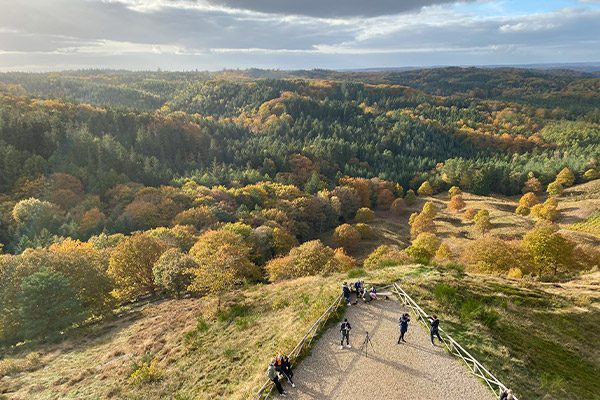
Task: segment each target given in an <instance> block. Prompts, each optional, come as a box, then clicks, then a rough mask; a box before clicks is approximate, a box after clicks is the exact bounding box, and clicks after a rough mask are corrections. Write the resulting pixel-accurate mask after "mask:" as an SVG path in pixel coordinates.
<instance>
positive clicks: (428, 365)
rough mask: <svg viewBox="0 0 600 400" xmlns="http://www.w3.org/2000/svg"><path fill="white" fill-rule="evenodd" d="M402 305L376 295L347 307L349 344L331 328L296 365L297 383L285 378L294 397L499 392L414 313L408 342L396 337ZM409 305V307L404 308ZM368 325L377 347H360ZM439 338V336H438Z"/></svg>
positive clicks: (487, 395)
mask: <svg viewBox="0 0 600 400" xmlns="http://www.w3.org/2000/svg"><path fill="white" fill-rule="evenodd" d="M403 311H404V308H403V306H401V304H400V303H399V302H398V301H396V300H392V299H391V298H390V300H378V301H377V302H371V303H369V304H362V303H359V304H358V305H352V306H349V307H347V310H346V315H345V317H346V318H348V320H349V321H350V323H351V324H352V331H351V334H350V344H351V345H352V348H351V349H347V348H344V349H343V350H340V348H339V345H340V342H339V340H340V337H339V336H340V335H339V327H338V326H334V327H332V328H330V329H329V330H328V331H327V332H325V334H324V335H323V337H321V339H320V340H319V342H318V343H317V344H316V345H315V347H314V349H313V351H312V354H311V355H310V356H309V357H307V358H306V359H304V360H303V361H302V362H301V363H300V364H299V365H298V366H297V368H296V370H295V376H294V378H295V379H294V381H295V383H296V388H295V389H293V388H291V387H290V386H289V385H287V384H284V388H285V390H286V391H287V394H288V396H287V398H292V399H343V400H345V399H349V400H354V399H367V398H368V399H407V400H408V399H423V400H428V399H431V400H434V399H435V400H438V399H473V400H493V399H494V398H495V396H494V395H493V394H492V393H491V392H490V390H489V389H488V388H487V387H486V386H484V384H483V383H482V382H480V381H479V380H478V379H477V378H475V377H474V376H473V375H471V374H470V372H469V371H468V369H467V367H466V366H465V365H461V364H460V362H459V360H457V359H455V358H454V357H452V356H450V355H449V354H447V353H446V352H445V351H444V349H443V348H442V347H441V345H440V346H436V347H434V346H432V345H431V342H430V341H429V332H428V331H427V330H426V329H425V328H424V327H423V326H422V325H420V324H418V323H417V322H416V318H415V317H414V315H411V320H412V321H411V324H410V326H409V330H408V333H407V335H406V336H405V338H406V340H407V343H404V344H396V342H397V340H398V334H399V329H398V317H399V316H400V313H401V312H403ZM406 311H408V310H406ZM367 330H368V331H369V335H370V336H371V341H372V344H373V347H374V350H375V352H372V349H371V348H370V347H369V349H368V350H369V354H368V357H365V355H364V351H363V352H361V351H360V347H361V344H362V342H363V340H364V337H365V332H366V331H367ZM436 343H437V341H436Z"/></svg>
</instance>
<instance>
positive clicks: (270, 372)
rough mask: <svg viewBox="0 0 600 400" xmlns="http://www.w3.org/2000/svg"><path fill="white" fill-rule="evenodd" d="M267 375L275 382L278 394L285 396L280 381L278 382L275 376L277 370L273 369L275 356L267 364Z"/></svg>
mask: <svg viewBox="0 0 600 400" xmlns="http://www.w3.org/2000/svg"><path fill="white" fill-rule="evenodd" d="M267 376H268V377H269V379H270V380H271V381H272V382H273V383H274V384H275V387H276V388H277V392H279V395H280V396H285V392H284V390H283V386H281V382H279V377H278V376H277V371H276V370H275V358H273V359H272V360H271V363H270V364H269V368H268V369H267Z"/></svg>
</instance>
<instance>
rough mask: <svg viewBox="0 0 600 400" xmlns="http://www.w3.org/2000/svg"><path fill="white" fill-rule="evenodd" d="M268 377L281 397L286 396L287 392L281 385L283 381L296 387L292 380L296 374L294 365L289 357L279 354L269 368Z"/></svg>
mask: <svg viewBox="0 0 600 400" xmlns="http://www.w3.org/2000/svg"><path fill="white" fill-rule="evenodd" d="M267 376H268V377H269V379H270V380H271V381H272V382H273V383H274V384H275V388H276V389H277V392H278V393H279V395H280V396H285V390H283V386H282V385H281V380H282V379H284V378H285V379H286V380H287V381H288V383H289V384H290V385H291V386H292V387H296V385H295V384H294V381H292V378H293V377H294V372H293V371H292V363H291V361H290V359H289V357H288V356H284V355H282V354H277V355H276V356H275V357H273V359H272V360H271V363H270V364H269V368H268V369H267Z"/></svg>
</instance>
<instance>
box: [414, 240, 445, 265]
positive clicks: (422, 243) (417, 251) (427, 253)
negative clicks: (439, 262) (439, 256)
mask: <svg viewBox="0 0 600 400" xmlns="http://www.w3.org/2000/svg"><path fill="white" fill-rule="evenodd" d="M441 243H442V241H441V240H440V239H439V238H438V237H437V236H436V235H435V234H434V233H431V232H424V233H420V234H419V236H417V237H416V238H415V240H413V241H412V244H411V245H410V246H409V247H408V248H407V249H406V253H407V254H408V255H410V256H411V257H412V258H413V260H414V261H415V262H419V263H422V264H427V263H429V262H430V261H431V259H432V258H433V257H434V256H435V253H436V252H437V250H438V248H439V247H440V244H441Z"/></svg>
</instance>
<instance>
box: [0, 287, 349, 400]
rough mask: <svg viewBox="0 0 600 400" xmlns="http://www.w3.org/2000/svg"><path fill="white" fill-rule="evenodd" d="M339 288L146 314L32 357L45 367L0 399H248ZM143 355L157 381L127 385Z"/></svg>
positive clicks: (239, 296)
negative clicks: (153, 364)
mask: <svg viewBox="0 0 600 400" xmlns="http://www.w3.org/2000/svg"><path fill="white" fill-rule="evenodd" d="M338 281H339V278H330V279H321V278H318V277H311V278H304V279H299V280H295V281H290V282H284V283H280V284H276V285H267V286H254V287H251V288H248V289H247V290H244V291H241V292H238V293H236V294H235V296H231V297H230V298H229V300H228V307H229V308H227V307H226V308H224V309H223V310H222V311H223V312H221V313H220V314H218V315H216V313H215V310H214V307H213V305H212V304H208V303H207V302H206V301H205V300H204V299H183V300H168V301H162V302H159V303H155V304H150V305H147V306H145V307H144V308H143V309H141V310H135V311H133V312H131V313H129V314H127V315H124V316H122V317H120V318H117V319H115V320H114V321H112V322H104V323H100V324H98V325H97V326H94V327H93V328H92V329H90V330H89V331H87V332H86V333H85V334H80V335H78V336H77V337H74V338H72V339H70V340H67V341H65V342H63V343H60V344H57V345H48V346H45V347H42V348H39V349H37V350H38V351H40V353H43V358H44V363H45V367H44V368H43V369H38V370H35V371H31V372H28V373H21V374H18V375H15V376H13V377H10V379H4V380H3V381H2V387H1V390H0V392H1V393H4V396H6V397H7V398H10V399H31V398H36V399H63V398H69V397H72V398H82V399H98V398H102V399H110V398H129V399H138V398H140V399H141V398H143V399H148V400H149V399H164V398H173V396H175V395H177V396H179V397H178V398H179V399H186V398H189V399H212V398H218V397H220V398H223V397H225V398H231V399H244V398H248V397H249V396H250V395H251V394H252V393H253V392H254V391H255V390H256V389H257V388H258V387H259V386H260V385H261V384H262V381H263V380H264V378H265V368H266V363H267V361H268V360H269V359H270V357H271V356H272V355H274V354H275V352H277V351H285V350H286V349H290V348H291V347H293V346H292V345H293V344H295V343H296V342H297V341H298V340H299V338H300V337H302V335H303V332H304V331H305V330H306V329H307V327H308V326H309V325H310V323H311V321H313V320H314V319H316V316H318V315H320V314H321V313H322V312H323V311H324V309H325V308H326V307H327V306H328V305H329V304H330V302H331V301H332V300H333V299H334V298H335V296H336V295H338V291H339V288H338ZM236 305H237V306H236ZM230 306H231V307H230ZM240 310H241V311H240ZM201 315H203V317H201V319H200V321H201V322H200V323H198V317H199V316H201ZM198 327H200V329H198ZM146 354H149V355H150V357H151V358H152V359H154V360H157V367H158V369H159V370H160V377H161V379H160V380H158V381H157V382H153V383H147V384H141V385H133V384H131V383H130V382H129V376H130V375H131V373H132V365H133V363H134V362H139V360H140V359H142V358H143V357H144V356H145V355H146Z"/></svg>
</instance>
